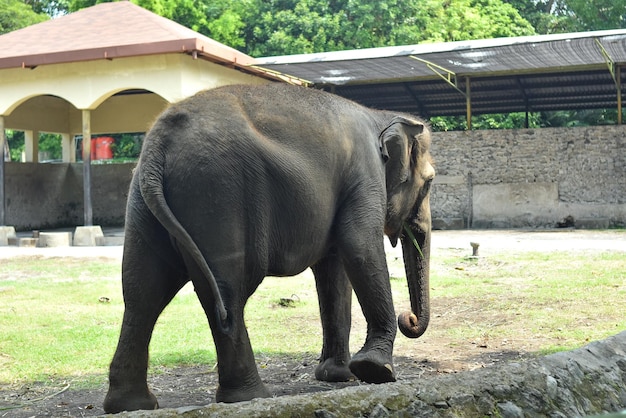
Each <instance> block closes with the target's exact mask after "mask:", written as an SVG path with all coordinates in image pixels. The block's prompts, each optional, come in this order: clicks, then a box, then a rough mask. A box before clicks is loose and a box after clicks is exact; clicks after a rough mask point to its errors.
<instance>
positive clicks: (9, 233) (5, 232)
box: [0, 226, 16, 247]
mask: <svg viewBox="0 0 626 418" xmlns="http://www.w3.org/2000/svg"><path fill="white" fill-rule="evenodd" d="M15 237H16V235H15V227H13V226H0V247H4V246H7V245H9V240H10V239H12V238H15Z"/></svg>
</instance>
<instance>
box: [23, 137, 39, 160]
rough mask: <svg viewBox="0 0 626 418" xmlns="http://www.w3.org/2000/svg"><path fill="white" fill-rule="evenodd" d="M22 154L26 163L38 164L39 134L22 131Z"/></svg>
mask: <svg viewBox="0 0 626 418" xmlns="http://www.w3.org/2000/svg"><path fill="white" fill-rule="evenodd" d="M24 154H25V159H24V162H26V163H38V162H39V132H38V131H24Z"/></svg>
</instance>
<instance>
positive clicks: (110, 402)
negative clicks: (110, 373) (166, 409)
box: [103, 387, 159, 414]
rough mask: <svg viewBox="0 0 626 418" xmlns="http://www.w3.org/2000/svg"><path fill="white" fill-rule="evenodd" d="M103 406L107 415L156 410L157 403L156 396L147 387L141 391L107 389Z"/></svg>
mask: <svg viewBox="0 0 626 418" xmlns="http://www.w3.org/2000/svg"><path fill="white" fill-rule="evenodd" d="M103 406H104V412H106V413H107V414H117V413H118V412H122V411H137V410H139V409H150V410H153V409H158V408H159V403H158V402H157V398H156V396H154V395H153V394H152V392H150V391H149V390H148V388H147V387H146V388H145V389H143V390H137V389H134V388H130V389H129V388H124V389H114V388H111V387H109V392H108V393H107V395H106V397H105V398H104V405H103Z"/></svg>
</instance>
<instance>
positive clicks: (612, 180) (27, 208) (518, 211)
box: [5, 126, 626, 230]
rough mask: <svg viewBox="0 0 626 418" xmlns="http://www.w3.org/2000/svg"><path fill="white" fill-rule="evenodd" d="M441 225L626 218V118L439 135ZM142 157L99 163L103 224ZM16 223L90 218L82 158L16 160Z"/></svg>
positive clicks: (97, 200) (604, 223)
mask: <svg viewBox="0 0 626 418" xmlns="http://www.w3.org/2000/svg"><path fill="white" fill-rule="evenodd" d="M432 148H433V149H432V153H433V156H434V158H435V168H436V170H437V177H436V179H435V184H434V185H433V192H432V199H431V204H432V212H433V225H434V227H435V228H439V229H462V228H468V227H471V228H520V227H554V226H556V225H557V223H558V222H560V221H561V220H563V219H564V218H566V217H568V216H572V217H573V219H574V223H575V225H576V226H577V227H591V228H607V227H616V226H621V227H623V226H626V127H625V126H598V127H589V128H554V129H523V130H491V131H470V132H443V133H434V134H433V146H432ZM133 167H134V164H111V165H97V164H96V165H93V166H92V196H93V216H94V223H95V224H99V225H102V226H118V225H123V223H124V213H125V207H126V197H127V193H128V187H129V183H130V178H131V171H132V169H133ZM5 172H6V173H5V174H6V179H7V180H6V197H7V219H6V221H7V224H8V225H12V226H15V227H16V229H18V230H26V229H44V228H56V227H61V226H76V225H82V224H83V186H82V164H80V163H79V164H30V163H7V164H6V167H5Z"/></svg>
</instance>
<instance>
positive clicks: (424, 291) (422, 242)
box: [398, 216, 430, 338]
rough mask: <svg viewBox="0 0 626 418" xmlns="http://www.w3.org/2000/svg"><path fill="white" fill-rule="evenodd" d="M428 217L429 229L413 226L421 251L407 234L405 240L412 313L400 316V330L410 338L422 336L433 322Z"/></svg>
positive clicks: (403, 238) (405, 261)
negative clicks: (430, 322) (431, 320)
mask: <svg viewBox="0 0 626 418" xmlns="http://www.w3.org/2000/svg"><path fill="white" fill-rule="evenodd" d="M428 218H429V219H428V222H427V226H426V225H424V227H423V228H419V229H418V228H414V227H413V226H410V227H409V228H410V229H411V232H412V233H413V235H414V238H415V240H416V241H417V244H418V246H419V248H420V250H418V249H417V248H416V246H415V243H414V242H413V239H412V238H413V237H408V236H406V233H405V236H403V237H402V238H401V241H402V253H403V255H404V269H405V271H406V279H407V282H408V285H409V296H410V298H411V311H406V312H403V313H401V314H400V315H399V316H398V327H399V328H400V331H401V332H402V333H403V334H404V335H405V336H407V337H409V338H418V337H420V336H421V335H422V334H423V333H424V332H425V331H426V328H427V327H428V322H429V320H430V296H429V278H430V216H428ZM420 251H421V254H420Z"/></svg>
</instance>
